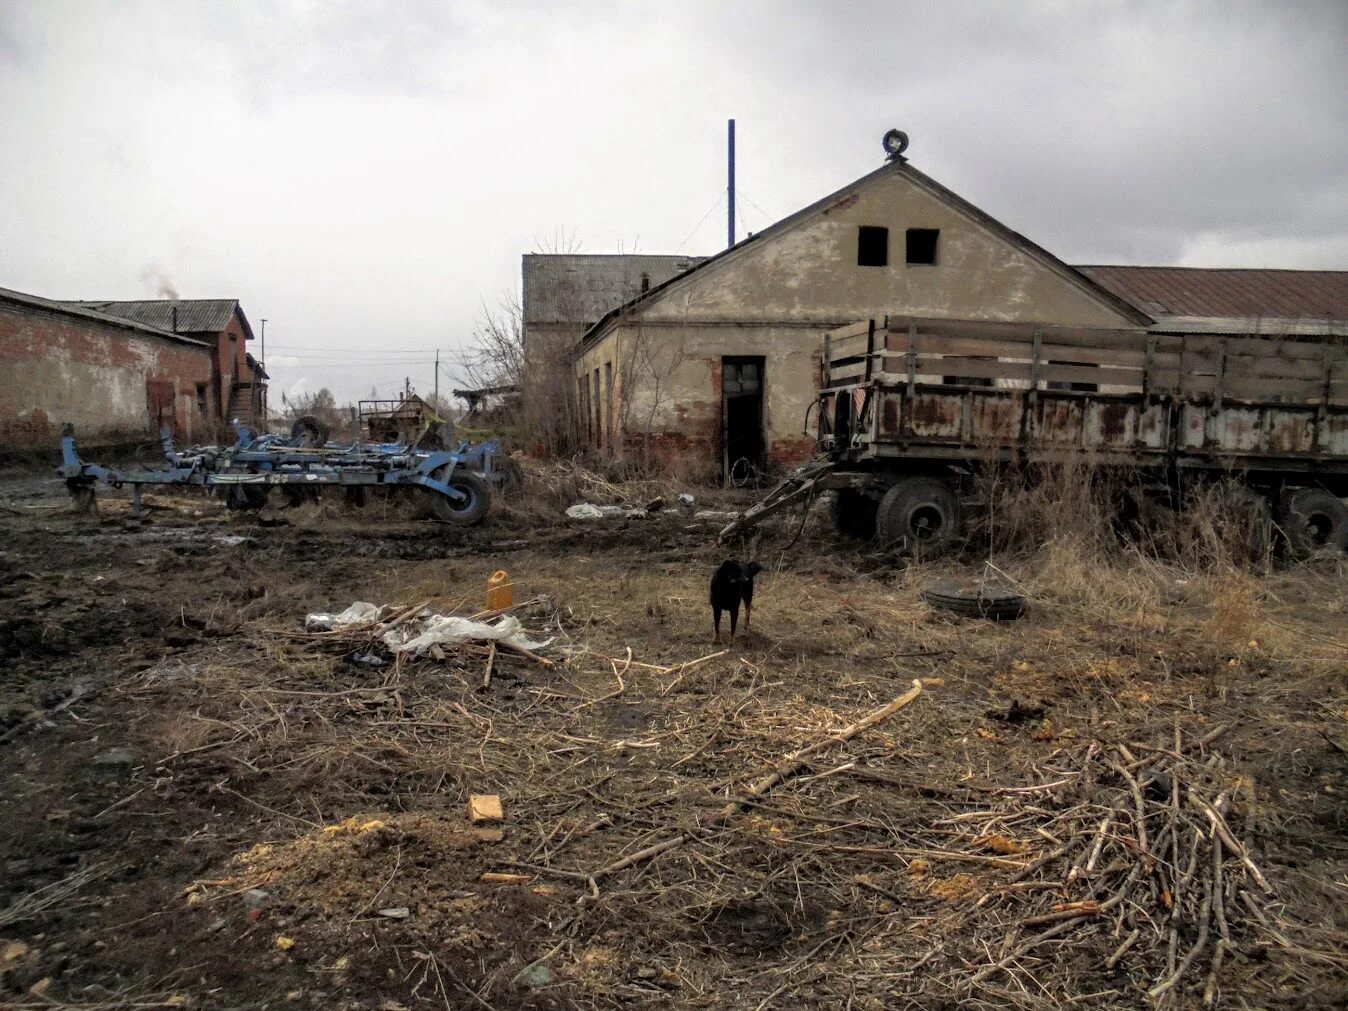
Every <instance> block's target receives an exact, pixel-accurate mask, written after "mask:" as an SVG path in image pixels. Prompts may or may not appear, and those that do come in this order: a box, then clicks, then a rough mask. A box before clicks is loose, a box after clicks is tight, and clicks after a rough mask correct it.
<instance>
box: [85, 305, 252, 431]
mask: <svg viewBox="0 0 1348 1011" xmlns="http://www.w3.org/2000/svg"><path fill="white" fill-rule="evenodd" d="M67 304H69V305H75V306H79V307H80V308H84V309H92V310H94V311H95V312H100V313H104V314H105V315H109V316H120V317H122V318H123V319H130V320H135V321H136V322H138V323H144V324H145V325H146V326H152V327H155V328H156V329H158V330H166V331H168V332H170V333H175V334H182V335H183V336H186V337H191V338H192V339H193V340H199V341H203V342H204V343H207V344H210V345H211V346H212V347H214V348H215V369H214V372H213V374H212V378H211V384H212V393H213V396H214V400H213V401H212V403H213V404H215V405H219V406H218V408H216V409H214V410H213V413H215V415H216V416H217V417H218V418H219V419H220V420H221V421H223V422H225V423H226V424H228V423H229V422H231V421H233V420H234V419H236V418H237V419H239V420H240V421H243V422H245V423H246V424H254V423H256V422H257V421H258V420H259V419H261V417H262V412H263V407H264V405H265V404H266V394H267V374H266V373H265V372H264V371H263V370H262V367H261V366H260V365H259V364H258V362H257V360H256V359H254V357H253V356H252V355H251V354H249V353H248V347H247V345H248V342H249V341H250V340H252V339H253V328H252V326H251V325H250V324H249V322H248V317H247V316H246V315H244V311H243V307H242V306H241V305H240V304H239V300H238V299H235V298H179V299H151V300H145V301H135V302H117V301H113V302H98V301H83V300H82V301H77V302H70V303H67Z"/></svg>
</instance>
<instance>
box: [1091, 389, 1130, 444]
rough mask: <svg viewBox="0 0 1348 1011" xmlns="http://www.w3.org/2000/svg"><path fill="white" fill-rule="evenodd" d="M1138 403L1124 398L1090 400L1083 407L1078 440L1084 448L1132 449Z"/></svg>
mask: <svg viewBox="0 0 1348 1011" xmlns="http://www.w3.org/2000/svg"><path fill="white" fill-rule="evenodd" d="M1138 412H1139V407H1138V405H1137V404H1136V403H1129V402H1128V401H1125V400H1092V401H1090V402H1089V403H1088V404H1087V405H1086V408H1085V418H1084V420H1083V423H1082V439H1081V444H1082V445H1083V446H1085V447H1086V448H1087V449H1124V450H1126V449H1132V448H1133V447H1134V446H1135V445H1136V443H1137V418H1138Z"/></svg>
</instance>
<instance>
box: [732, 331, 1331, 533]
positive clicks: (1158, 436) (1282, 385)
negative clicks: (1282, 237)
mask: <svg viewBox="0 0 1348 1011" xmlns="http://www.w3.org/2000/svg"><path fill="white" fill-rule="evenodd" d="M1327 329H1329V330H1330V331H1331V332H1328V333H1325V334H1306V333H1297V334H1290V335H1274V334H1267V335H1266V334H1250V335H1241V336H1232V335H1220V334H1194V333H1183V334H1166V333H1156V332H1147V331H1142V330H1106V329H1097V328H1086V327H1060V326H1048V325H1039V324H1033V323H990V322H983V321H973V320H950V319H919V318H914V317H906V316H905V317H900V316H888V317H884V318H882V319H869V320H866V321H864V322H860V323H856V324H853V325H850V326H846V327H841V328H839V329H837V330H833V331H830V332H829V333H828V334H826V335H825V336H824V339H823V347H822V355H821V367H820V386H819V395H818V400H817V403H816V405H815V408H817V412H818V413H817V415H816V416H815V430H816V433H817V438H818V451H817V455H816V458H815V460H814V461H813V462H811V463H809V464H807V465H805V466H804V467H801V468H799V469H798V470H797V471H795V472H794V473H793V474H791V475H790V476H789V477H788V478H787V479H786V480H784V481H783V482H782V483H781V484H779V485H778V486H777V487H776V488H774V489H773V490H772V492H771V493H769V494H768V496H767V497H766V498H765V499H764V500H763V501H761V502H759V503H758V504H757V505H755V506H754V507H753V508H751V509H749V510H748V511H747V512H746V513H744V514H742V515H741V516H739V517H738V518H737V519H736V520H735V521H734V522H732V523H731V524H730V525H729V526H727V527H726V528H725V529H724V530H723V531H722V532H721V538H722V539H723V540H724V539H727V538H729V537H733V536H735V535H736V534H738V533H740V532H742V531H744V530H745V529H747V528H748V527H750V526H752V525H754V524H755V523H757V522H758V521H759V520H761V519H763V518H764V517H766V516H769V515H771V514H772V513H774V512H777V511H779V510H781V509H784V508H787V507H789V506H791V505H792V504H793V503H800V502H802V501H804V500H808V499H810V498H812V497H813V496H814V495H816V494H818V493H819V492H821V491H824V490H826V489H832V490H833V491H834V492H835V493H836V497H835V501H834V506H833V514H834V519H835V522H836V523H837V526H838V529H839V531H840V532H841V533H845V534H850V535H853V536H860V537H863V538H873V539H874V540H875V541H877V542H878V543H879V544H880V545H882V546H890V547H895V546H897V547H900V548H906V549H907V550H910V551H912V552H915V553H923V554H926V555H933V554H936V553H939V552H940V551H942V550H944V549H946V548H948V547H950V546H951V545H953V544H954V543H956V542H957V541H958V540H959V539H960V537H961V535H962V532H963V521H964V517H965V514H966V512H967V510H966V508H965V503H966V502H967V501H968V499H969V497H970V494H971V491H972V489H973V488H974V487H975V486H976V484H977V482H976V479H977V477H978V475H979V474H980V473H984V472H986V471H987V470H988V469H989V468H998V467H1012V466H1022V467H1025V466H1033V465H1036V464H1064V463H1073V462H1076V463H1081V464H1085V465H1088V466H1089V467H1091V468H1114V469H1117V470H1120V471H1122V470H1123V469H1125V468H1126V469H1127V473H1128V474H1129V475H1130V478H1135V479H1136V480H1137V481H1138V482H1139V484H1140V485H1143V486H1146V487H1150V488H1163V489H1166V490H1168V491H1170V492H1175V491H1182V490H1184V489H1186V488H1189V487H1193V486H1195V485H1199V484H1201V483H1203V482H1206V481H1213V480H1223V479H1234V481H1235V482H1238V484H1237V485H1236V487H1237V489H1238V491H1239V494H1240V495H1241V496H1242V497H1243V498H1244V499H1245V503H1246V504H1247V505H1248V506H1250V514H1251V516H1252V518H1253V520H1254V521H1255V522H1260V523H1268V524H1271V523H1272V522H1274V521H1276V523H1277V525H1278V528H1279V529H1280V530H1281V531H1282V532H1283V535H1284V537H1285V539H1286V541H1287V544H1288V546H1289V547H1290V548H1291V549H1292V551H1293V552H1294V553H1296V554H1299V555H1307V554H1311V553H1313V552H1315V551H1317V550H1320V549H1324V548H1337V549H1339V550H1341V551H1344V550H1348V506H1345V504H1344V501H1343V499H1344V497H1345V496H1348V338H1345V336H1344V334H1343V333H1342V332H1337V331H1335V330H1334V328H1327ZM813 410H814V408H812V413H813ZM807 427H808V420H807Z"/></svg>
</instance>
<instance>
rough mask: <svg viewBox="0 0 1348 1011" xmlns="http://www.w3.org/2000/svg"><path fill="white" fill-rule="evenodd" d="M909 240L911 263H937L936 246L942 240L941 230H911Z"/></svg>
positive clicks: (909, 230) (909, 258)
mask: <svg viewBox="0 0 1348 1011" xmlns="http://www.w3.org/2000/svg"><path fill="white" fill-rule="evenodd" d="M907 238H908V262H909V263H918V264H930V265H934V264H935V263H936V246H937V244H938V242H939V240H940V238H941V230H940V229H939V228H910V229H908V236H907Z"/></svg>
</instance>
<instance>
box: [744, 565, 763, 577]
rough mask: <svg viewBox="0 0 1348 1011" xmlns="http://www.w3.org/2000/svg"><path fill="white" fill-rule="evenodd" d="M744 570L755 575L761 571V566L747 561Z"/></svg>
mask: <svg viewBox="0 0 1348 1011" xmlns="http://www.w3.org/2000/svg"><path fill="white" fill-rule="evenodd" d="M744 571H745V572H747V573H748V574H749V575H751V576H756V575H758V574H759V573H760V572H762V571H763V566H761V565H759V564H758V563H757V562H749V563H747V564H746V565H745V566H744Z"/></svg>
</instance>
